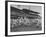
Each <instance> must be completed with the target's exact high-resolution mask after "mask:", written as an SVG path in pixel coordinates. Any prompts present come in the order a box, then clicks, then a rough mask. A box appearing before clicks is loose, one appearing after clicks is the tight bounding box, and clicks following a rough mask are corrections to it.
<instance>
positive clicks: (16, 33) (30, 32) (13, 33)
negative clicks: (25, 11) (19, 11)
mask: <svg viewBox="0 0 46 37" xmlns="http://www.w3.org/2000/svg"><path fill="white" fill-rule="evenodd" d="M11 4H16V5H34V6H42V31H24V32H10V5H11ZM37 33H44V4H34V3H17V2H8V35H20V34H37Z"/></svg>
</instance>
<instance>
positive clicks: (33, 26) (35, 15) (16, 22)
mask: <svg viewBox="0 0 46 37" xmlns="http://www.w3.org/2000/svg"><path fill="white" fill-rule="evenodd" d="M37 33H44V4H36V3H20V2H8V35H21V34H37Z"/></svg>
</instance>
